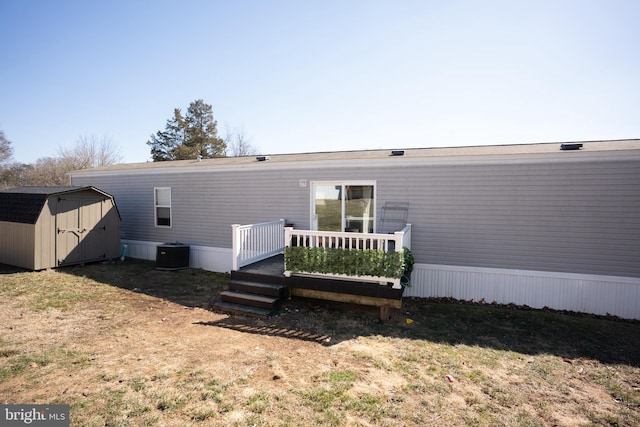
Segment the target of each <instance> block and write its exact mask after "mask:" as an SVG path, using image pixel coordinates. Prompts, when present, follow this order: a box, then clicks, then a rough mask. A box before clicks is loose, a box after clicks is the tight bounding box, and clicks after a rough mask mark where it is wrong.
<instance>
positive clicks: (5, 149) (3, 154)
mask: <svg viewBox="0 0 640 427" xmlns="http://www.w3.org/2000/svg"><path fill="white" fill-rule="evenodd" d="M12 156H13V147H11V141H9V140H8V139H7V137H6V136H5V134H4V131H3V130H0V164H1V163H4V162H7V161H9V160H10V159H11V157H12Z"/></svg>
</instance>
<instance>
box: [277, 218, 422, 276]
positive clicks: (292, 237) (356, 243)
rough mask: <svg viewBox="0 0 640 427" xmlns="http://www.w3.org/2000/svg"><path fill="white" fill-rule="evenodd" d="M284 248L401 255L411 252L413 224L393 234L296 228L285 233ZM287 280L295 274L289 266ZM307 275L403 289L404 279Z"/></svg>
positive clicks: (310, 273)
mask: <svg viewBox="0 0 640 427" xmlns="http://www.w3.org/2000/svg"><path fill="white" fill-rule="evenodd" d="M284 245H285V247H287V246H303V247H311V248H317V247H324V248H343V249H356V250H370V249H375V250H383V251H389V252H391V251H395V252H401V251H402V248H404V247H407V248H411V224H407V225H406V226H405V227H404V228H403V229H402V230H400V231H396V232H395V233H393V234H376V233H352V232H344V233H342V232H336V231H315V230H314V231H312V230H296V229H294V228H293V227H285V229H284ZM284 274H285V276H289V275H291V274H292V272H291V271H288V270H287V267H286V265H285V272H284ZM303 274H305V275H313V276H322V277H331V278H337V279H346V280H357V281H366V282H379V283H380V284H387V283H392V284H393V288H395V289H399V288H401V285H400V279H398V278H391V277H377V276H375V277H374V276H346V275H338V274H319V273H312V272H305V273H303Z"/></svg>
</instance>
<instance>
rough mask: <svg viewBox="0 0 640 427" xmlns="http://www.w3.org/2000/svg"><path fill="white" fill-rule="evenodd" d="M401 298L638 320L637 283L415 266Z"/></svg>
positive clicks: (632, 280) (581, 276)
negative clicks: (448, 300)
mask: <svg viewBox="0 0 640 427" xmlns="http://www.w3.org/2000/svg"><path fill="white" fill-rule="evenodd" d="M404 296H405V297H418V298H434V297H435V298H454V299H459V300H464V301H484V302H486V303H493V302H495V303H498V304H516V305H526V306H529V307H532V308H545V307H548V308H551V309H554V310H568V311H576V312H580V313H590V314H598V315H613V316H618V317H621V318H625V319H638V320H640V278H634V277H616V276H599V275H588V274H571V273H554V272H546V271H530V270H508V269H498V268H480V267H458V266H450V265H434V264H416V265H415V266H414V270H413V272H412V274H411V285H410V287H408V288H407V289H405V292H404Z"/></svg>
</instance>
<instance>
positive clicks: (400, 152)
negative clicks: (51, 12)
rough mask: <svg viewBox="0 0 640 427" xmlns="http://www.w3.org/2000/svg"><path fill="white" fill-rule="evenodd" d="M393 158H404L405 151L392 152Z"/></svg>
mask: <svg viewBox="0 0 640 427" xmlns="http://www.w3.org/2000/svg"><path fill="white" fill-rule="evenodd" d="M391 155H392V156H404V150H391Z"/></svg>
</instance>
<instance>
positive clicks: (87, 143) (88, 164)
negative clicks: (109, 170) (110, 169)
mask: <svg viewBox="0 0 640 427" xmlns="http://www.w3.org/2000/svg"><path fill="white" fill-rule="evenodd" d="M58 153H59V155H60V158H62V159H66V160H67V161H68V162H69V163H71V164H72V165H73V167H74V168H75V169H76V170H77V169H89V168H95V167H100V166H109V165H114V164H116V163H120V162H121V161H122V158H123V156H122V153H121V151H120V147H118V145H117V144H116V143H114V142H113V140H112V139H111V138H110V137H108V136H103V137H102V138H100V139H99V138H97V137H96V136H94V135H91V136H87V135H83V136H81V137H80V138H78V140H77V141H76V145H75V146H74V147H73V148H70V149H69V148H60V149H59V150H58Z"/></svg>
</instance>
